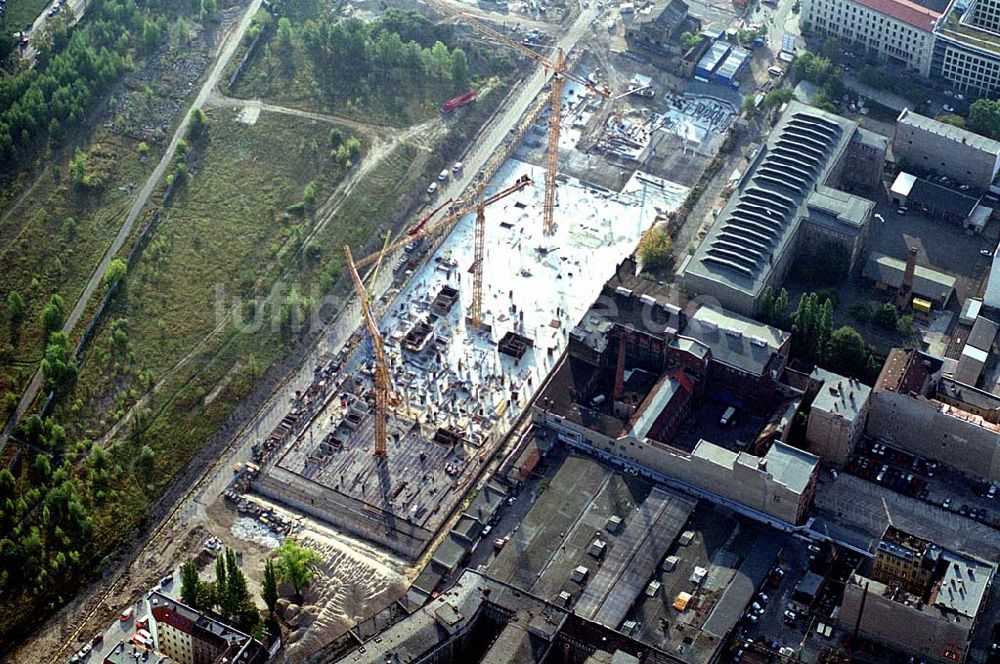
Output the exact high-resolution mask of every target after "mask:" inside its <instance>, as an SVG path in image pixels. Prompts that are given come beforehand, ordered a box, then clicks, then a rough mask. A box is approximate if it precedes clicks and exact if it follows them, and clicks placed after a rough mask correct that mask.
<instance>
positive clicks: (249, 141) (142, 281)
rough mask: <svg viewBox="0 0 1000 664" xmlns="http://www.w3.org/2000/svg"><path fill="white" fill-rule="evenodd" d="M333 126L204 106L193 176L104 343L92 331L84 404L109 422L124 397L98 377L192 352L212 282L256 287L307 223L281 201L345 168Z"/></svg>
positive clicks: (230, 291) (204, 328)
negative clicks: (247, 116)
mask: <svg viewBox="0 0 1000 664" xmlns="http://www.w3.org/2000/svg"><path fill="white" fill-rule="evenodd" d="M329 130H330V125H328V124H325V123H320V122H316V121H312V120H305V119H301V118H290V117H286V116H278V115H271V114H266V113H265V114H263V115H261V116H260V118H259V120H258V122H257V124H256V125H253V126H249V125H246V124H243V123H241V122H238V121H237V120H236V114H235V112H234V111H231V110H218V111H213V112H211V113H210V114H209V129H208V135H207V139H206V140H205V141H204V145H200V146H199V144H197V143H195V144H193V147H192V152H191V154H190V156H189V167H190V172H191V173H192V177H191V179H190V181H189V182H188V183H187V184H186V185H184V186H183V187H182V188H181V189H179V191H178V193H177V194H176V195H175V197H174V200H173V201H172V204H171V206H170V207H169V208H166V209H165V210H164V211H163V213H162V219H161V221H160V224H159V227H158V228H157V230H156V233H155V237H154V239H153V240H152V241H151V242H150V243H149V244H148V246H147V247H146V248H145V250H144V252H143V256H142V259H141V260H140V261H139V263H138V267H137V269H136V270H135V271H134V274H131V275H129V278H128V282H127V288H126V289H125V291H124V293H123V294H122V297H121V298H120V301H119V302H118V303H117V304H116V306H115V308H114V309H115V310H114V311H112V312H111V313H110V314H109V316H108V317H107V320H106V321H105V323H104V325H103V328H102V335H106V336H109V337H110V338H109V339H107V340H105V343H104V344H103V345H101V339H100V338H99V339H98V342H97V344H96V345H95V349H94V357H95V359H96V360H97V361H94V362H87V363H86V364H85V365H84V372H83V375H82V376H81V383H82V388H83V389H84V391H85V395H86V396H91V394H90V392H89V391H88V388H89V387H93V388H95V389H94V397H95V399H96V402H95V401H90V400H88V401H87V402H85V405H86V410H87V411H90V412H93V413H94V414H95V415H96V414H101V419H102V420H106V423H109V422H110V420H113V419H115V418H114V417H113V415H114V412H115V411H117V410H119V409H120V404H119V407H111V408H110V409H109V397H113V396H116V395H114V393H113V392H111V393H109V391H108V390H97V389H96V388H97V387H98V386H100V385H101V384H102V383H104V382H105V381H111V383H112V385H120V389H119V394H120V393H121V392H122V390H124V391H125V392H128V391H131V390H140V391H141V387H142V385H140V386H136V385H135V384H133V381H134V380H136V379H137V378H139V374H144V375H145V378H146V379H144V380H142V381H140V382H142V383H148V382H149V381H148V377H152V378H153V379H154V380H156V379H158V378H159V377H160V376H161V375H162V374H163V373H164V372H165V371H166V370H167V369H169V368H170V367H172V366H173V365H174V364H175V363H176V362H177V361H178V360H179V359H181V358H182V357H183V356H184V355H185V354H187V353H188V352H190V351H191V350H192V349H193V348H194V347H195V345H196V344H197V343H198V342H199V341H200V340H201V339H202V338H203V337H205V335H207V334H208V333H209V332H211V331H212V330H213V329H214V328H215V327H216V325H217V324H218V316H217V312H216V307H215V297H216V289H220V290H221V291H222V292H224V293H225V294H226V295H227V296H228V297H229V298H232V297H233V296H243V297H246V296H251V295H255V294H257V286H258V279H259V278H261V277H266V275H267V272H268V270H269V269H273V266H274V265H276V264H277V259H278V258H279V257H280V256H283V255H285V254H287V253H289V252H290V251H291V250H292V249H294V248H295V247H294V246H293V245H295V243H296V242H297V241H298V239H299V238H301V237H303V236H304V235H305V233H306V232H308V228H309V226H310V224H311V223H312V220H311V214H310V213H308V212H306V213H304V214H296V213H294V212H288V210H287V208H289V207H290V206H293V205H295V204H296V203H299V202H300V201H301V200H302V197H303V189H304V188H305V185H306V184H307V183H309V182H310V181H312V180H315V186H316V192H317V199H318V200H322V199H323V198H324V197H326V196H328V195H329V194H330V193H331V192H332V191H333V189H334V187H335V186H336V185H337V183H338V182H339V181H340V180H342V179H343V177H344V175H345V169H344V168H342V167H341V166H338V165H337V164H335V163H334V161H333V159H331V157H330V151H329V149H328V147H327V140H328V135H329ZM269 285H270V284H269V283H267V286H269ZM117 319H125V320H127V323H125V324H122V325H121V326H119V327H121V328H122V329H123V330H124V332H125V334H126V335H127V338H128V342H127V346H128V350H127V353H126V354H125V355H124V356H121V355H120V354H116V348H115V344H114V341H113V337H114V334H115V332H117V330H116V329H115V330H112V329H110V328H111V327H112V323H113V321H114V320H117ZM118 336H119V338H121V335H120V334H119V335H118ZM119 345H120V344H119ZM102 360H103V361H102ZM123 381H124V384H122V383H123ZM126 385H127V388H126ZM117 400H118V399H117V398H116V399H115V401H117ZM95 426H96V428H97V429H98V430H99V429H100V428H101V427H100V421H97V422H90V423H88V427H87V428H88V429H89V428H91V427H95Z"/></svg>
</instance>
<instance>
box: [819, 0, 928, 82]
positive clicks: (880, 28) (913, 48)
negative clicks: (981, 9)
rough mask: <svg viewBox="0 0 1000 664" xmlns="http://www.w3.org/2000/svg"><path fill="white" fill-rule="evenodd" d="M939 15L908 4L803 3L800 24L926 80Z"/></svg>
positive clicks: (878, 0) (898, 0)
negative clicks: (900, 66)
mask: <svg viewBox="0 0 1000 664" xmlns="http://www.w3.org/2000/svg"><path fill="white" fill-rule="evenodd" d="M940 18H941V13H940V12H938V11H935V10H934V9H932V8H930V7H926V6H924V5H921V4H918V3H916V2H911V1H910V0H805V1H804V2H803V3H802V24H803V26H804V27H808V28H809V30H811V31H812V32H814V33H817V34H820V35H825V36H828V37H836V38H837V39H841V40H843V41H845V42H847V43H849V44H854V45H855V48H856V49H858V50H862V51H864V52H866V53H868V54H870V55H874V56H876V57H879V58H881V59H883V60H889V61H892V62H895V63H896V64H899V65H902V66H904V67H906V68H907V69H911V70H913V71H916V72H919V73H920V75H921V76H930V74H931V63H932V61H933V56H934V32H933V31H934V26H935V24H936V22H937V21H938V19H940Z"/></svg>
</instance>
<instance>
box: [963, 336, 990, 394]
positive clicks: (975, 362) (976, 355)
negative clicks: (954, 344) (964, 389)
mask: <svg viewBox="0 0 1000 664" xmlns="http://www.w3.org/2000/svg"><path fill="white" fill-rule="evenodd" d="M988 357H989V354H988V353H987V352H986V351H984V350H979V349H978V348H973V347H972V346H969V345H968V344H966V346H965V348H963V349H962V355H961V356H960V357H959V358H958V366H957V367H955V380H957V381H958V382H960V383H965V384H966V385H975V384H976V383H978V382H979V376H981V375H982V373H983V367H985V366H986V360H987V358H988Z"/></svg>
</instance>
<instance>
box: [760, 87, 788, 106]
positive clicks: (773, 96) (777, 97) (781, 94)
mask: <svg viewBox="0 0 1000 664" xmlns="http://www.w3.org/2000/svg"><path fill="white" fill-rule="evenodd" d="M792 99H795V91H794V90H793V89H792V88H775V89H773V90H771V91H770V92H768V93H767V94H766V95H765V96H764V107H765V108H767V109H768V110H771V109H773V108H778V107H780V106H781V105H782V104H787V103H788V102H790V101H791V100H792Z"/></svg>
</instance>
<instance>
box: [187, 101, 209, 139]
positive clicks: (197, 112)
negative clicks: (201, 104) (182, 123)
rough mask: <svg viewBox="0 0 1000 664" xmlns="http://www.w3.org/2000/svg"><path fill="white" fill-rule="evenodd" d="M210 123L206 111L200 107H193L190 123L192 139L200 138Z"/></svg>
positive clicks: (189, 131) (189, 129) (189, 128)
mask: <svg viewBox="0 0 1000 664" xmlns="http://www.w3.org/2000/svg"><path fill="white" fill-rule="evenodd" d="M207 125H208V118H206V117H205V111H203V110H201V109H200V108H193V109H191V121H190V123H189V124H188V136H189V137H190V138H191V140H198V139H199V138H201V137H202V136H203V135H204V134H205V127H206V126H207Z"/></svg>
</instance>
